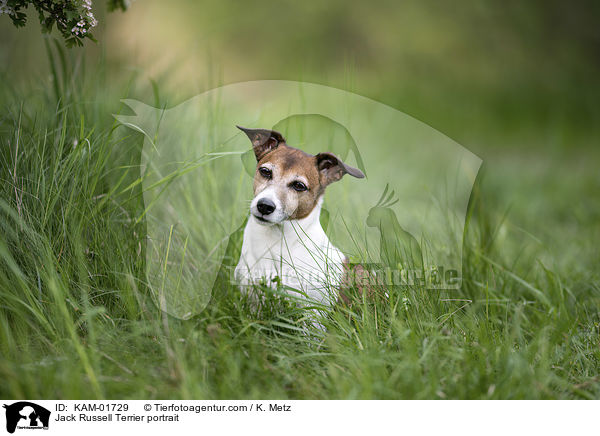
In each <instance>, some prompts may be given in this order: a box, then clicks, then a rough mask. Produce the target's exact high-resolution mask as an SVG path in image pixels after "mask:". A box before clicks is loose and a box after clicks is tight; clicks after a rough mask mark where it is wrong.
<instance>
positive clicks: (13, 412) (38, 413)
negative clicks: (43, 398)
mask: <svg viewBox="0 0 600 436" xmlns="http://www.w3.org/2000/svg"><path fill="white" fill-rule="evenodd" d="M3 407H4V408H5V409H6V431H8V432H9V433H14V432H15V430H16V429H17V428H19V429H44V430H47V429H48V424H49V422H50V411H49V410H48V409H46V408H44V407H42V406H38V405H37V404H35V403H30V402H28V401H19V402H17V403H13V404H11V405H6V404H4V406H3Z"/></svg>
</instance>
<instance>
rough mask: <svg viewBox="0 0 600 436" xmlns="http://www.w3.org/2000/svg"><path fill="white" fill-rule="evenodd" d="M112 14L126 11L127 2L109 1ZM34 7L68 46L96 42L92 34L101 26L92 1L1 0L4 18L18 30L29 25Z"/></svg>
mask: <svg viewBox="0 0 600 436" xmlns="http://www.w3.org/2000/svg"><path fill="white" fill-rule="evenodd" d="M107 5H108V10H109V11H114V10H116V9H120V10H123V11H124V10H126V9H127V6H128V5H129V1H127V0H108V1H107ZM29 6H31V7H33V8H34V9H35V10H36V12H37V15H38V17H39V20H40V23H41V25H42V31H43V32H46V33H49V32H51V31H52V29H53V28H54V26H56V29H57V30H58V31H59V32H60V33H61V34H62V35H63V37H64V38H65V42H66V43H67V45H68V46H72V45H82V44H83V40H84V39H85V38H88V39H91V40H94V37H93V36H92V34H91V31H92V29H93V28H94V27H96V26H97V25H98V20H96V17H94V13H93V12H92V0H0V15H2V14H6V15H8V16H9V18H10V19H11V20H12V22H13V24H14V25H15V26H17V27H22V26H24V25H25V23H26V22H27V15H28V12H27V9H28V7H29Z"/></svg>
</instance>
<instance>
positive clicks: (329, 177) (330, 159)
mask: <svg viewBox="0 0 600 436" xmlns="http://www.w3.org/2000/svg"><path fill="white" fill-rule="evenodd" d="M315 160H316V161H317V169H318V170H319V174H320V175H321V180H322V182H323V184H324V185H329V184H330V183H333V182H337V181H338V180H340V179H341V178H342V177H343V176H344V174H350V175H351V176H352V177H356V178H359V179H362V178H364V177H365V175H364V174H363V172H362V171H361V170H359V169H358V168H354V167H351V166H350V165H346V164H345V163H344V162H342V161H341V160H340V159H338V158H337V156H336V155H335V154H333V153H319V154H318V155H316V156H315Z"/></svg>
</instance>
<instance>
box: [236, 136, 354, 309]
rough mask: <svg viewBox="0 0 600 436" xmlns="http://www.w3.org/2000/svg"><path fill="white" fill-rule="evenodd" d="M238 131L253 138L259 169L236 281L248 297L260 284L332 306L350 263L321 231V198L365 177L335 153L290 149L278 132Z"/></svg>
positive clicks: (237, 267) (308, 301) (303, 301)
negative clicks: (344, 181) (335, 186)
mask: <svg viewBox="0 0 600 436" xmlns="http://www.w3.org/2000/svg"><path fill="white" fill-rule="evenodd" d="M237 127H238V128H239V129H240V130H242V131H243V132H244V133H246V135H248V138H250V141H251V142H252V148H253V150H254V154H255V156H256V161H257V166H256V172H255V174H254V198H253V200H252V202H251V204H250V217H249V218H248V223H247V224H246V228H245V229H244V238H243V245H242V252H241V256H240V260H239V262H238V264H237V266H236V268H235V272H234V275H235V279H236V281H237V282H238V283H239V285H240V286H241V289H242V291H243V292H245V293H246V294H249V293H252V290H253V286H254V285H257V284H259V283H262V284H265V285H267V286H270V287H273V288H276V287H277V286H278V285H283V288H284V289H285V291H286V292H287V293H288V294H289V295H292V296H296V297H298V301H299V302H300V303H301V304H303V305H306V304H310V302H313V303H314V302H317V303H320V304H323V305H326V306H331V305H332V304H333V303H335V301H336V300H337V299H338V295H335V294H334V292H333V291H335V292H337V291H339V290H340V286H341V285H343V280H344V270H345V265H346V264H347V259H346V257H345V256H344V254H343V253H342V252H341V251H340V250H339V249H337V248H336V247H335V246H333V245H332V244H331V242H330V241H329V239H328V238H327V235H326V234H325V231H324V230H323V228H322V227H321V223H320V221H319V217H320V214H321V205H322V203H323V195H324V193H325V188H327V186H328V185H329V184H331V183H333V182H337V181H338V180H340V179H341V178H342V177H343V176H344V174H349V175H351V176H353V177H357V178H359V179H362V178H364V177H365V175H364V174H363V173H362V171H360V170H359V169H357V168H353V167H351V166H349V165H346V164H345V163H344V162H342V161H341V160H340V159H338V158H337V157H336V156H335V155H334V154H332V153H319V154H317V155H316V156H313V155H311V154H308V153H305V152H304V151H302V150H299V149H297V148H294V147H290V146H289V145H287V144H286V141H285V139H284V138H283V136H282V135H281V134H280V133H279V132H276V131H273V130H265V129H246V128H243V127H239V126H237ZM298 291H299V292H298ZM252 296H253V297H255V299H256V297H257V296H256V295H252Z"/></svg>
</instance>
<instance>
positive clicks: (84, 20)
mask: <svg viewBox="0 0 600 436" xmlns="http://www.w3.org/2000/svg"><path fill="white" fill-rule="evenodd" d="M81 10H82V11H83V15H80V16H79V18H80V20H79V21H78V22H77V24H75V26H73V28H72V29H71V33H72V34H73V35H75V36H80V37H83V36H85V35H86V33H88V31H89V30H90V29H91V28H92V27H96V26H97V25H98V20H96V17H94V14H93V13H92V2H91V0H83V2H82V4H81Z"/></svg>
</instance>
